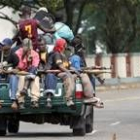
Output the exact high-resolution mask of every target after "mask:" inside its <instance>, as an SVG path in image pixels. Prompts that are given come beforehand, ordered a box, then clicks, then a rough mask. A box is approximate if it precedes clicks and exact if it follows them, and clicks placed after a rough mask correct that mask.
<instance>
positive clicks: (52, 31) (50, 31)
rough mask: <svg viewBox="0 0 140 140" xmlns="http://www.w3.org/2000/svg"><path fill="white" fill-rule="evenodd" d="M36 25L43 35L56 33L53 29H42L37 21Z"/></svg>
mask: <svg viewBox="0 0 140 140" xmlns="http://www.w3.org/2000/svg"><path fill="white" fill-rule="evenodd" d="M37 25H38V28H39V29H40V30H42V31H43V32H45V33H54V32H55V31H56V30H55V28H51V29H47V28H44V27H43V26H42V25H41V24H40V22H39V21H37Z"/></svg>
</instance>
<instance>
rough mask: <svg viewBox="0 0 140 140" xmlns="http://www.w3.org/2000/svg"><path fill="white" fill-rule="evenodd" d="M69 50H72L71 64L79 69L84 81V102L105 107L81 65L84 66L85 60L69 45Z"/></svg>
mask: <svg viewBox="0 0 140 140" xmlns="http://www.w3.org/2000/svg"><path fill="white" fill-rule="evenodd" d="M67 50H68V51H70V53H69V54H70V57H69V61H70V64H71V67H73V68H75V69H76V70H77V71H79V72H80V73H79V77H80V79H81V81H82V85H83V90H84V92H83V93H84V98H85V100H84V103H85V104H93V105H94V106H96V107H98V108H103V103H102V102H101V101H100V99H99V98H97V97H95V96H94V95H95V91H94V89H93V86H92V83H91V81H90V78H89V76H88V74H87V73H83V72H82V69H81V66H83V61H82V59H81V57H80V56H79V55H77V53H74V48H72V47H69V48H67Z"/></svg>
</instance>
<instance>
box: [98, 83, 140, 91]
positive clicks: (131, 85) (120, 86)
mask: <svg viewBox="0 0 140 140" xmlns="http://www.w3.org/2000/svg"><path fill="white" fill-rule="evenodd" d="M132 88H140V83H139V82H138V83H121V84H116V85H107V84H104V85H98V86H97V87H96V90H97V91H106V90H125V89H132Z"/></svg>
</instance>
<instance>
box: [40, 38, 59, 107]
mask: <svg viewBox="0 0 140 140" xmlns="http://www.w3.org/2000/svg"><path fill="white" fill-rule="evenodd" d="M46 44H47V42H46V40H45V38H44V37H43V36H39V38H38V45H39V55H40V65H39V69H42V70H46V65H47V63H48V56H49V54H48V51H47V48H46ZM41 79H42V80H41V81H42V83H44V84H43V85H44V86H43V89H44V95H45V96H46V97H47V100H46V107H47V108H51V107H52V104H51V98H52V96H53V95H54V93H55V90H56V85H57V77H56V76H55V74H53V73H46V74H45V76H42V74H41Z"/></svg>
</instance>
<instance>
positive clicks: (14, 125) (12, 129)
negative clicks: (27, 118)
mask: <svg viewBox="0 0 140 140" xmlns="http://www.w3.org/2000/svg"><path fill="white" fill-rule="evenodd" d="M7 126H8V132H9V133H18V131H19V120H18V119H9V120H8V124H7Z"/></svg>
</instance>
